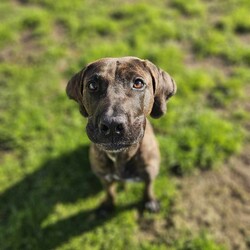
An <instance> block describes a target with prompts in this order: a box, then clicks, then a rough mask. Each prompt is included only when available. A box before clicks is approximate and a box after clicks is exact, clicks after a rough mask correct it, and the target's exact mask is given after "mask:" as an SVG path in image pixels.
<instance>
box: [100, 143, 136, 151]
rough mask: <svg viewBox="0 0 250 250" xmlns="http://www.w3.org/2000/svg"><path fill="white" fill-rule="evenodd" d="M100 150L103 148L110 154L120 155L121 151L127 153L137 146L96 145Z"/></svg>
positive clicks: (128, 144) (123, 144)
mask: <svg viewBox="0 0 250 250" xmlns="http://www.w3.org/2000/svg"><path fill="white" fill-rule="evenodd" d="M96 144H97V146H98V147H99V148H101V149H102V150H104V151H107V152H110V153H119V152H121V151H125V150H126V149H128V148H129V147H131V146H132V145H134V144H136V142H134V143H96Z"/></svg>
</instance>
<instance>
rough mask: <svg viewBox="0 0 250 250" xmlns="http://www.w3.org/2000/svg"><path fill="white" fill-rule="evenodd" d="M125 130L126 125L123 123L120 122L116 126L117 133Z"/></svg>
mask: <svg viewBox="0 0 250 250" xmlns="http://www.w3.org/2000/svg"><path fill="white" fill-rule="evenodd" d="M123 130H124V126H123V124H122V123H120V124H118V125H117V126H116V127H115V133H116V134H121V133H122V132H123Z"/></svg>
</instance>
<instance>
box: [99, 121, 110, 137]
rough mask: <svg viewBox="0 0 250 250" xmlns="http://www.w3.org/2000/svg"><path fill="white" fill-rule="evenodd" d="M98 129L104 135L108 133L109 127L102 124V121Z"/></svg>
mask: <svg viewBox="0 0 250 250" xmlns="http://www.w3.org/2000/svg"><path fill="white" fill-rule="evenodd" d="M100 130H101V132H102V133H104V134H105V135H107V134H109V132H110V129H109V127H108V126H107V125H105V124H103V123H102V124H101V125H100Z"/></svg>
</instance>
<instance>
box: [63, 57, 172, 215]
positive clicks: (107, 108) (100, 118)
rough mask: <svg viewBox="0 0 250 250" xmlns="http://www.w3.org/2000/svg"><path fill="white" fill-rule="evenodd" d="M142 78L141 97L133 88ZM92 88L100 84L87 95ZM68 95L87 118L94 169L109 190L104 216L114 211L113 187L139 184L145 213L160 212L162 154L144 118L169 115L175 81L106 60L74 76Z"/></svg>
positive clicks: (130, 63)
mask: <svg viewBox="0 0 250 250" xmlns="http://www.w3.org/2000/svg"><path fill="white" fill-rule="evenodd" d="M138 77H139V78H140V79H143V81H144V83H146V88H145V89H143V90H141V91H140V90H139V91H138V90H134V89H132V87H131V86H132V84H133V82H134V81H135V79H136V78H138ZM90 82H94V83H96V84H98V91H96V92H95V93H91V92H90V91H89V89H88V84H89V83H90ZM66 91H67V94H68V96H69V97H70V98H72V99H74V100H75V101H77V102H78V104H79V107H80V112H81V114H82V115H83V116H85V117H87V118H88V124H87V128H86V131H87V135H88V137H89V138H90V140H91V141H92V144H91V147H90V163H91V167H92V170H93V172H94V173H95V174H96V175H97V176H98V177H99V178H100V180H101V182H102V183H103V186H104V188H105V189H106V198H105V200H104V201H103V203H102V204H101V206H100V210H101V211H109V210H112V209H113V208H114V203H115V182H117V181H122V182H123V181H127V180H135V181H144V182H145V191H144V196H143V204H144V207H145V208H146V209H147V210H149V211H151V212H157V211H158V210H159V203H158V201H157V200H156V198H155V196H154V192H153V180H154V179H155V177H156V176H157V174H158V171H159V164H160V153H159V148H158V144H157V141H156V138H155V135H154V133H153V129H152V127H151V125H150V122H149V121H148V119H147V118H146V117H147V116H149V115H151V116H152V117H154V118H158V117H161V116H162V115H163V114H164V113H165V112H166V101H167V100H168V99H169V98H170V97H171V96H172V95H174V94H175V92H176V84H175V82H174V80H173V79H172V78H171V77H170V76H169V75H168V74H167V73H166V72H164V71H163V70H161V69H159V68H157V67H156V66H155V65H154V64H153V63H151V62H149V61H147V60H141V59H139V58H136V57H122V58H104V59H100V60H98V61H95V62H93V63H91V64H89V65H87V66H86V67H85V68H84V69H83V70H81V71H80V72H79V73H77V74H76V75H74V76H73V77H72V79H71V80H70V81H69V83H68V85H67V90H66ZM103 124H108V128H110V129H109V132H108V135H107V133H106V134H105V131H103V130H102V129H100V127H101V126H102V125H103ZM117 124H119V125H121V126H122V130H121V131H119V133H118V132H117V133H116V132H115V131H116V130H114V126H116V127H117V126H118V125H117ZM112 126H113V127H112ZM116 127H115V128H116ZM112 129H113V130H112ZM110 131H111V132H110Z"/></svg>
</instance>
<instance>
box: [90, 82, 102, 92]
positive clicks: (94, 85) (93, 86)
mask: <svg viewBox="0 0 250 250" xmlns="http://www.w3.org/2000/svg"><path fill="white" fill-rule="evenodd" d="M87 86H88V89H89V90H90V91H97V90H98V88H99V86H98V84H97V83H96V82H90V83H88V85H87Z"/></svg>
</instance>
